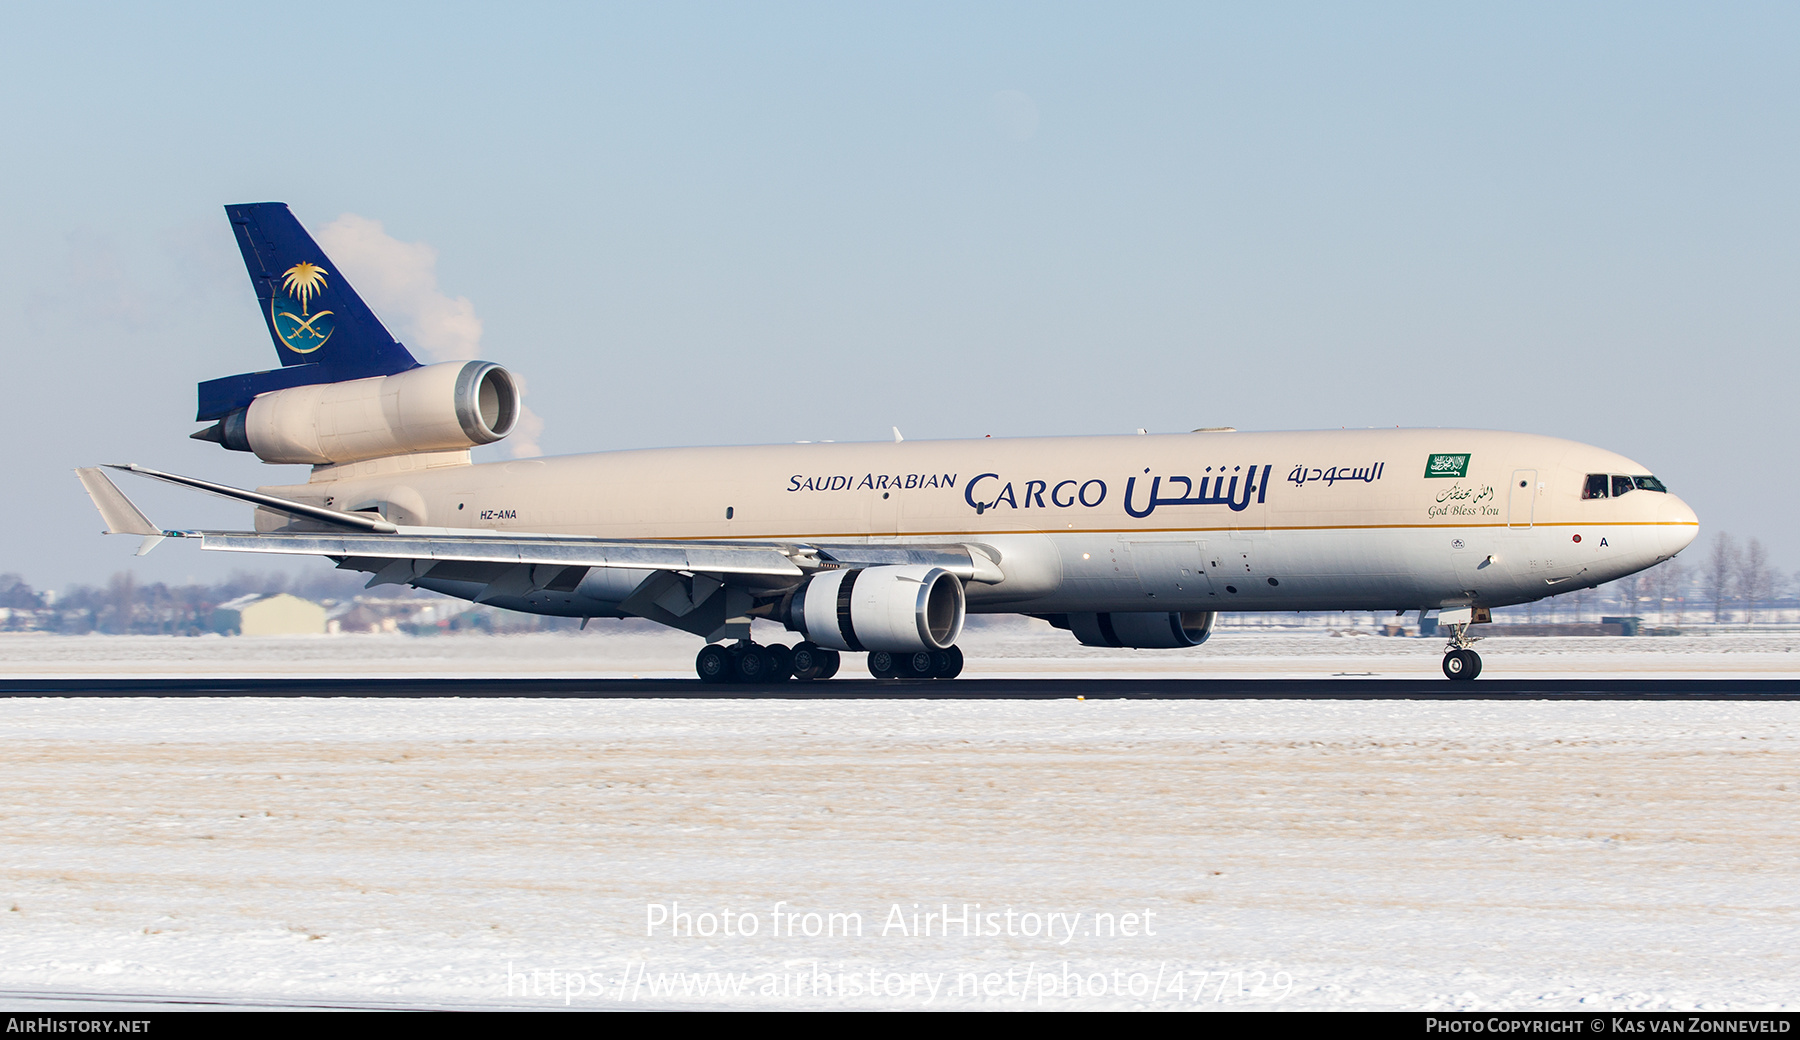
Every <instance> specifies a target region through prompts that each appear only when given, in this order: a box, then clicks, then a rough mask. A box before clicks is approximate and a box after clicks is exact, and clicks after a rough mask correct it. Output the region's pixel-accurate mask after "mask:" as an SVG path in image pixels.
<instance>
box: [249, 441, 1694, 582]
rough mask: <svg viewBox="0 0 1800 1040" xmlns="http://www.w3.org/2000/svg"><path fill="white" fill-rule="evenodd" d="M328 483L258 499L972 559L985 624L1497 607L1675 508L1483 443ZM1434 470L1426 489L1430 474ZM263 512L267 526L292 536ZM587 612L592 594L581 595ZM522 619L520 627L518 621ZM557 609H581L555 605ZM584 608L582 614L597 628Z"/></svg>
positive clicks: (917, 450) (1646, 561)
mask: <svg viewBox="0 0 1800 1040" xmlns="http://www.w3.org/2000/svg"><path fill="white" fill-rule="evenodd" d="M466 460H467V454H466V453H460V452H446V453H440V454H431V455H413V456H402V457H398V458H389V459H377V460H373V461H371V462H363V463H353V464H347V465H340V466H321V467H318V468H317V469H316V470H315V471H314V474H313V477H312V480H311V481H310V482H309V483H307V484H304V485H299V486H293V487H280V488H267V489H264V490H266V491H268V492H269V493H272V494H278V495H282V496H285V497H289V498H296V499H300V500H303V501H307V502H310V503H314V504H318V505H325V506H329V507H332V508H335V509H341V510H363V509H378V510H380V511H381V512H382V514H383V515H384V516H386V517H387V518H388V519H389V520H391V521H393V522H395V523H398V524H404V525H410V526H419V527H426V526H429V527H450V528H491V529H495V530H499V531H517V532H534V533H546V534H579V535H590V536H596V537H605V538H620V539H634V540H663V539H667V540H684V541H691V540H730V541H755V542H774V543H785V544H794V543H807V544H815V545H818V544H826V545H829V544H832V543H837V544H868V543H914V544H934V545H958V544H974V545H978V546H982V547H985V549H986V550H987V551H988V552H989V553H990V554H991V555H992V556H994V557H997V560H998V563H999V566H1000V569H1001V570H1002V571H1003V572H1004V575H1005V578H1004V580H1003V581H1000V582H998V583H995V584H978V583H971V584H970V585H969V586H968V603H969V609H970V610H973V611H982V612H1022V613H1023V612H1029V613H1045V612H1062V611H1207V610H1216V611H1231V610H1327V609H1388V610H1404V609H1435V608H1440V607H1454V606H1467V605H1480V606H1503V605H1506V604H1511V603H1521V602H1527V601H1530V600H1535V599H1539V598H1542V597H1544V596H1547V595H1553V594H1555V593H1558V592H1563V591H1568V590H1572V589H1575V588H1585V587H1588V586H1592V585H1596V584H1599V583H1601V582H1606V581H1611V580H1613V579H1615V578H1619V577H1622V576H1624V575H1627V574H1630V573H1633V572H1635V571H1639V570H1642V569H1644V568H1646V567H1649V566H1652V565H1653V564H1655V563H1657V562H1659V561H1661V560H1665V559H1668V558H1669V557H1671V556H1673V555H1674V554H1675V553H1677V552H1679V551H1680V550H1681V549H1682V548H1684V547H1685V546H1687V545H1688V544H1689V543H1690V542H1692V541H1693V539H1694V537H1695V535H1696V533H1697V530H1698V521H1697V520H1696V518H1695V515H1694V512H1693V510H1691V509H1689V508H1688V506H1687V505H1686V504H1685V503H1684V502H1682V501H1681V500H1680V499H1679V498H1677V497H1676V496H1674V495H1672V494H1667V493H1663V492H1658V491H1654V490H1634V491H1632V492H1631V493H1629V494H1623V495H1620V496H1618V497H1607V498H1584V497H1583V488H1584V481H1585V480H1586V478H1587V477H1588V475H1590V474H1614V475H1625V476H1632V475H1649V474H1650V473H1651V471H1650V470H1648V469H1646V468H1644V467H1642V466H1640V465H1639V464H1637V463H1635V462H1633V461H1631V460H1629V459H1627V458H1625V457H1623V456H1620V455H1617V454H1614V453H1613V452H1609V451H1605V450H1602V449H1599V448H1594V447H1589V446H1587V445H1583V444H1577V443H1574V442H1571V441H1565V440H1558V439H1555V438H1550V437H1540V436H1534V435H1529V434H1515V433H1501V432H1493V431H1483V430H1348V431H1322V432H1300V433H1234V432H1222V433H1212V432H1208V433H1194V434H1180V435H1160V436H1122V437H1117V436H1115V437H1068V438H1038V439H1016V440H992V439H983V440H976V441H906V442H902V443H892V444H889V443H872V444H869V443H863V444H798V445H772V446H757V447H730V448H667V449H657V450H646V451H618V452H606V453H599V454H591V455H572V456H561V457H552V458H545V459H533V460H528V461H515V462H497V463H487V464H482V465H469V464H467V461H466ZM1428 470H1434V472H1428ZM286 522H287V521H286V519H285V518H283V517H278V516H276V515H275V514H259V516H258V525H259V527H261V528H263V529H270V528H274V527H278V526H281V525H282V524H284V523H286ZM584 595H605V592H604V591H603V590H602V591H599V592H595V591H592V590H590V591H589V592H586V593H584ZM528 609H536V608H528ZM544 609H545V610H546V612H550V613H576V614H578V613H581V612H582V609H581V608H580V607H579V605H577V606H576V607H574V608H571V607H569V606H568V605H567V604H564V605H562V606H560V607H558V606H554V605H549V604H547V605H546V606H545V608H544ZM590 612H591V611H590Z"/></svg>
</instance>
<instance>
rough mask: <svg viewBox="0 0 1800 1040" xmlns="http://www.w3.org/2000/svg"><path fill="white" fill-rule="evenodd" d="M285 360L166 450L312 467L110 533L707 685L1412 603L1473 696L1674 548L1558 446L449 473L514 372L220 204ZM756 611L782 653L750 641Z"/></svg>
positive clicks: (813, 449) (1682, 534)
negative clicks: (609, 647) (167, 522)
mask: <svg viewBox="0 0 1800 1040" xmlns="http://www.w3.org/2000/svg"><path fill="white" fill-rule="evenodd" d="M226 212H227V214H228V216H229V218H230V221H231V227H232V231H233V233H234V234H235V235H236V236H237V242H238V246H239V248H240V249H241V250H242V252H243V256H244V263H245V265H246V266H247V267H248V268H249V272H250V280H251V283H252V284H253V285H254V287H255V290H256V296H257V301H258V306H259V308H260V309H261V312H262V318H263V322H264V324H265V325H266V326H267V327H268V330H269V335H270V337H271V338H272V339H273V341H274V345H275V352H276V354H277V355H278V356H279V357H280V359H281V367H279V368H276V369H271V370H268V371H263V372H253V373H249V374H246V375H237V376H229V377H226V378H223V379H214V380H210V381H208V382H204V383H201V384H200V387H199V412H198V415H197V417H196V420H197V421H199V422H205V423H210V424H211V425H209V426H207V427H206V428H205V429H203V430H200V431H199V432H197V433H194V434H192V435H191V436H193V437H196V438H199V439H203V440H209V441H214V442H216V443H218V444H219V445H220V446H221V447H223V448H225V449H227V450H231V451H244V452H252V453H254V454H255V455H256V456H257V457H258V458H260V459H262V460H263V461H264V462H269V463H277V464H303V465H309V466H311V467H312V469H311V472H310V475H309V477H308V479H307V480H306V482H305V483H303V484H296V485H292V486H279V487H263V488H259V489H257V490H255V491H249V490H243V489H239V488H234V487H228V486H225V485H221V484H217V483H213V482H211V481H206V480H200V479H196V478H193V477H186V476H179V475H175V474H170V473H164V472H159V471H156V470H152V469H148V468H145V467H142V466H136V465H128V466H113V467H111V468H112V469H114V470H125V471H129V472H133V473H137V474H141V475H143V476H145V477H151V478H155V479H157V480H161V481H167V482H170V483H174V484H178V485H182V486H185V487H188V488H193V489H197V490H200V491H205V492H210V493H212V494H216V495H222V496H225V497H227V498H231V499H235V500H238V501H240V502H244V503H247V504H250V505H253V506H254V507H255V523H254V530H249V531H202V530H165V529H163V528H160V527H158V526H157V525H155V524H152V523H151V522H150V521H149V520H148V519H147V518H146V517H145V516H144V514H143V513H142V512H141V511H140V510H139V509H138V508H137V507H136V506H135V505H134V504H132V503H131V501H130V500H129V499H127V498H126V496H125V495H124V494H123V493H122V492H121V491H120V490H119V488H118V486H117V485H115V484H114V483H113V482H112V480H111V479H110V478H109V477H108V476H107V474H106V472H105V470H104V469H102V468H98V467H95V468H85V469H82V470H79V471H78V474H79V476H80V478H81V481H82V483H83V485H84V486H85V487H86V488H87V491H88V493H89V495H90V496H91V497H92V498H93V500H94V503H95V505H96V506H98V507H99V510H100V513H101V515H102V517H103V519H104V520H105V521H106V525H107V530H108V532H109V533H114V534H132V535H140V536H143V539H144V541H143V543H142V545H141V546H140V548H139V550H138V551H139V552H140V553H143V552H147V551H148V550H149V549H150V548H151V547H153V546H154V545H156V544H157V543H158V542H159V541H161V540H162V539H164V538H171V537H178V538H194V539H198V540H199V542H200V544H201V546H202V547H203V548H205V549H213V550H224V551H227V552H259V553H284V554H299V555H311V556H323V557H326V558H327V559H330V560H332V561H334V562H335V563H336V564H337V566H338V567H340V568H343V569H346V570H353V571H362V572H365V573H368V574H369V575H371V577H370V579H369V585H370V586H376V585H384V584H400V585H410V586H414V587H417V588H423V589H430V590H432V591H435V592H440V593H443V594H446V595H450V596H456V597H461V598H463V599H467V600H472V601H474V602H476V603H487V604H491V605H493V606H495V607H502V608H506V609H510V610H520V611H529V612H533V613H538V614H549V615H556V616H561V617H569V618H582V619H583V622H582V623H583V625H584V626H585V625H586V623H587V620H586V619H590V618H597V617H599V618H627V617H637V618H647V619H649V620H651V621H654V622H657V623H659V624H662V625H667V626H669V627H671V628H676V629H680V630H682V631H684V632H689V633H692V634H693V635H695V636H698V637H700V638H701V639H703V640H705V646H704V647H702V648H701V649H700V651H699V655H698V657H697V659H696V664H695V666H696V670H697V671H698V673H699V676H700V678H702V679H704V680H707V681H712V682H731V681H736V682H772V681H781V680H787V679H790V678H791V679H799V680H815V679H824V678H829V677H830V676H831V675H833V674H835V673H836V671H837V669H838V664H839V655H840V654H841V653H843V652H845V651H850V652H862V653H866V654H867V665H868V669H869V671H870V672H871V673H872V674H874V675H875V676H877V677H879V678H894V677H909V678H920V679H948V678H953V677H954V676H956V675H957V674H958V673H959V672H960V671H961V669H962V664H963V658H962V651H961V650H959V649H958V648H957V638H958V636H959V635H960V633H961V632H962V627H963V620H964V617H965V614H966V612H969V611H973V612H976V613H1017V614H1028V615H1031V616H1033V617H1038V618H1042V619H1044V620H1045V621H1048V622H1049V623H1050V624H1052V625H1054V626H1056V627H1057V628H1059V629H1063V630H1066V631H1067V632H1069V633H1070V635H1071V636H1072V637H1073V638H1075V639H1077V640H1079V641H1081V642H1082V643H1084V644H1087V645H1089V646H1105V647H1135V648H1140V649H1146V650H1156V649H1162V650H1170V649H1181V648H1186V647H1194V646H1198V645H1200V644H1201V643H1204V642H1205V641H1206V639H1207V637H1208V636H1209V635H1210V634H1211V632H1212V628H1213V619H1214V618H1215V617H1217V616H1218V614H1219V613H1220V612H1222V611H1243V610H1261V611H1266V610H1282V611H1286V610H1359V611H1361V610H1371V611H1374V610H1392V611H1395V612H1405V611H1409V610H1417V611H1419V612H1420V617H1421V618H1422V619H1423V618H1424V617H1426V616H1427V615H1428V614H1430V613H1432V612H1435V613H1436V617H1437V620H1438V621H1439V623H1440V625H1441V627H1442V628H1443V629H1444V631H1445V632H1446V633H1447V636H1448V645H1447V646H1446V647H1445V652H1444V660H1443V669H1444V674H1445V675H1446V676H1448V677H1449V678H1451V679H1473V678H1474V677H1475V676H1476V675H1477V674H1478V673H1479V672H1480V670H1481V659H1480V657H1478V656H1477V655H1476V653H1475V651H1474V650H1473V649H1472V647H1471V643H1472V642H1473V640H1472V639H1471V637H1470V635H1469V631H1468V629H1469V626H1470V624H1471V623H1476V622H1479V621H1482V620H1485V619H1486V618H1487V617H1488V614H1489V611H1490V610H1491V609H1492V608H1494V607H1499V606H1505V605H1509V604H1516V603H1527V602H1531V601H1533V600H1538V599H1542V598H1544V597H1546V596H1551V595H1555V594H1557V593H1561V592H1567V591H1570V590H1573V589H1577V588H1591V587H1593V586H1596V585H1598V584H1600V583H1602V582H1606V581H1611V580H1613V579H1615V578H1620V577H1623V576H1625V575H1628V574H1631V573H1633V572H1635V571H1640V570H1643V569H1644V568H1646V567H1651V566H1653V565H1655V564H1656V563H1658V562H1660V561H1662V560H1666V559H1668V558H1670V557H1672V556H1674V555H1675V554H1676V553H1678V552H1680V551H1681V550H1682V549H1683V548H1684V547H1686V546H1687V545H1688V544H1689V543H1690V542H1692V541H1693V540H1694V537H1695V534H1696V533H1697V530H1698V522H1697V520H1696V518H1695V516H1694V512H1693V510H1691V509H1689V508H1688V506H1687V505H1686V503H1684V502H1682V501H1681V499H1679V498H1677V497H1676V496H1675V495H1673V494H1670V493H1669V491H1668V490H1667V489H1666V488H1664V486H1663V484H1662V482H1661V481H1659V480H1657V478H1656V477H1654V476H1652V475H1651V474H1650V471H1649V469H1648V468H1647V467H1645V466H1642V465H1639V464H1638V463H1637V462H1634V461H1632V460H1631V459H1628V458H1626V457H1624V456H1622V455H1617V454H1614V453H1613V452H1610V451H1605V450H1602V449H1600V448H1593V447H1589V446H1587V445H1584V444H1577V443H1573V442H1570V441H1566V440H1558V439H1555V438H1552V437H1541V436H1534V435H1531V434H1518V433H1499V432H1492V431H1486V430H1446V429H1429V430H1402V429H1393V430H1348V431H1321V432H1301V433H1239V432H1236V431H1233V430H1229V429H1218V430H1198V431H1195V432H1193V433H1186V434H1177V435H1167V436H1145V435H1136V436H1132V435H1127V436H1109V437H1059V438H1033V439H982V440H965V441H907V440H903V439H902V438H901V437H900V436H899V432H898V431H895V437H894V439H893V442H892V443H889V442H885V441H883V442H878V443H866V444H830V443H826V444H790V445H769V446H756V447H722V448H665V449H659V450H651V451H615V452H602V453H599V454H590V455H568V456H560V457H553V458H542V459H531V460H519V461H511V462H490V463H482V464H475V463H473V462H471V459H470V454H469V452H470V449H471V448H473V447H475V446H477V445H482V444H491V443H493V442H495V441H498V440H500V439H501V438H503V437H505V436H506V435H507V433H508V432H509V431H510V430H511V429H512V428H513V425H514V423H515V422H516V421H517V419H518V417H519V407H520V400H519V390H518V385H517V383H516V382H515V381H514V379H513V377H512V376H511V375H510V374H509V373H508V372H507V370H506V369H504V368H502V367H500V366H499V365H496V364H492V363H489V362H486V361H469V362H461V361H455V362H447V363H442V364H433V365H422V364H420V363H419V362H418V361H417V360H415V359H414V357H413V356H412V354H411V353H410V352H408V351H407V349H406V348H405V347H404V346H403V345H401V344H400V343H399V342H397V341H396V340H395V339H394V337H393V336H392V335H390V334H389V333H388V331H387V329H386V328H384V327H383V325H382V324H381V322H380V321H379V320H378V319H377V318H376V316H375V315H374V313H373V312H371V311H370V309H369V308H368V307H367V306H366V305H365V304H364V303H363V301H362V300H361V298H359V297H358V296H357V294H356V293H355V292H354V291H353V290H352V289H351V287H350V284H349V282H348V281H346V280H345V278H344V276H343V274H342V273H341V272H340V271H339V270H338V269H337V267H336V266H335V265H334V264H332V262H331V260H330V259H329V258H328V257H327V256H326V255H325V253H324V252H323V251H322V250H321V249H320V248H319V247H318V245H317V244H316V243H315V242H314V241H313V240H312V237H311V236H310V235H308V234H307V232H306V230H305V229H304V228H303V227H301V225H300V223H299V221H297V220H296V219H295V218H294V216H293V214H292V213H290V212H289V210H288V208H287V206H285V205H283V204H280V203H257V204H250V205H239V206H228V207H226ZM757 620H761V621H763V622H765V623H767V624H772V625H773V626H779V627H780V628H784V629H786V630H787V631H790V632H793V633H794V634H795V635H797V636H798V637H799V638H798V640H797V641H795V642H793V643H792V644H791V645H789V644H786V643H782V642H771V643H768V644H758V643H756V642H754V641H753V640H752V623H753V622H755V621H757Z"/></svg>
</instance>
